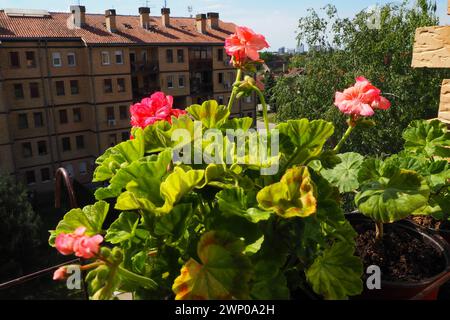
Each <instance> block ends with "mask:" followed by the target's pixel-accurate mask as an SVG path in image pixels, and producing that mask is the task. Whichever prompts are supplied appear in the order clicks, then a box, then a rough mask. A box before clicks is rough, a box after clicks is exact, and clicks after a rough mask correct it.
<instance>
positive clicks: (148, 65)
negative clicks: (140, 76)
mask: <svg viewBox="0 0 450 320" xmlns="http://www.w3.org/2000/svg"><path fill="white" fill-rule="evenodd" d="M131 72H133V73H136V72H143V73H158V72H159V63H158V61H147V62H144V61H139V62H131Z"/></svg>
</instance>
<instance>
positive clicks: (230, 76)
mask: <svg viewBox="0 0 450 320" xmlns="http://www.w3.org/2000/svg"><path fill="white" fill-rule="evenodd" d="M235 78H236V76H235V75H234V72H228V79H229V81H230V83H233V82H234V79H235Z"/></svg>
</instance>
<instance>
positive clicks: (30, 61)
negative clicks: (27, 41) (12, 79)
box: [25, 51, 36, 68]
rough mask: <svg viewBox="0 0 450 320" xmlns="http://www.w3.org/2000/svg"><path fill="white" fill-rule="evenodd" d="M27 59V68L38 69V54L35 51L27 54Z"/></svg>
mask: <svg viewBox="0 0 450 320" xmlns="http://www.w3.org/2000/svg"><path fill="white" fill-rule="evenodd" d="M25 59H26V61H27V68H36V54H35V52H34V51H27V52H25Z"/></svg>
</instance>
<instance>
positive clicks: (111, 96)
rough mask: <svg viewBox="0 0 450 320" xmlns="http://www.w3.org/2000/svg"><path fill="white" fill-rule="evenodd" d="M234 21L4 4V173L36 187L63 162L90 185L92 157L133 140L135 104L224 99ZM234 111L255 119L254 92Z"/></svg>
mask: <svg viewBox="0 0 450 320" xmlns="http://www.w3.org/2000/svg"><path fill="white" fill-rule="evenodd" d="M234 28H235V25H234V24H233V23H227V22H223V21H221V20H220V19H219V14H218V13H208V14H207V15H206V14H199V15H197V16H196V17H195V18H179V17H171V16H170V9H169V8H163V9H162V10H161V15H158V16H151V15H150V9H149V8H146V7H142V8H139V9H138V12H137V14H136V15H135V16H130V15H126V16H125V15H117V14H116V11H115V10H112V9H111V10H106V11H105V14H104V15H103V14H88V13H86V9H85V7H84V6H79V5H78V6H71V7H70V12H69V13H50V12H47V11H44V10H20V9H5V10H0V170H1V171H3V172H6V173H9V174H13V175H15V176H16V177H17V179H19V180H21V181H23V182H24V183H25V184H27V185H28V186H29V188H30V189H32V190H37V191H49V190H52V188H53V183H52V181H53V173H54V172H55V170H56V169H57V168H58V167H65V168H66V169H67V170H68V172H69V173H70V175H71V176H72V177H73V178H74V179H77V180H78V181H79V182H81V183H89V182H90V181H91V179H92V172H93V170H94V168H95V165H94V161H95V159H96V158H97V157H98V156H99V155H100V154H101V153H103V152H104V151H105V150H106V149H107V148H109V147H110V146H112V145H114V144H116V143H118V142H120V141H123V140H127V139H128V138H129V130H130V120H129V106H130V104H132V103H133V102H136V101H139V100H140V99H141V98H142V97H144V96H148V95H150V94H151V93H153V92H155V91H158V90H161V91H164V92H165V93H166V94H168V95H172V96H173V97H174V106H175V107H176V108H181V109H183V108H185V107H187V106H189V105H191V104H193V103H201V102H203V101H205V100H208V99H217V100H218V101H219V102H220V103H223V104H226V103H227V102H228V100H229V98H230V95H231V89H232V84H233V82H234V79H235V76H236V74H235V71H234V69H233V68H232V67H231V66H230V65H229V60H228V56H227V55H226V53H225V50H224V48H223V45H224V40H225V38H226V37H227V36H228V35H229V34H231V33H233V32H234ZM232 116H233V117H235V116H250V117H255V116H256V99H255V97H254V96H253V97H250V98H247V99H243V100H241V101H239V103H237V104H236V105H235V106H234V108H233V110H232Z"/></svg>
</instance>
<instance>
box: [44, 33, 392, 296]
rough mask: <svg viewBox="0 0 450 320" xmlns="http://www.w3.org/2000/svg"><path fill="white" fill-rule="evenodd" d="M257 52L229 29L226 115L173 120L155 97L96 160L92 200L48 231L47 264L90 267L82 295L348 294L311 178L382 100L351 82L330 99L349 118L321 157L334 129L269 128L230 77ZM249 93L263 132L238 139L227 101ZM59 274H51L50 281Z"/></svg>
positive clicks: (165, 101)
mask: <svg viewBox="0 0 450 320" xmlns="http://www.w3.org/2000/svg"><path fill="white" fill-rule="evenodd" d="M267 46H268V45H267V42H266V41H265V39H264V37H263V36H262V35H258V34H255V33H254V32H253V31H252V30H250V29H248V28H242V27H238V28H237V30H236V34H234V35H232V36H230V38H229V39H228V40H227V42H226V49H227V53H228V54H230V55H231V56H232V63H233V64H234V66H235V67H236V68H238V73H237V79H236V82H235V84H234V87H233V92H232V96H231V99H230V103H229V105H228V106H223V105H219V104H218V103H217V102H216V101H213V100H211V101H206V102H204V103H203V104H202V105H192V106H190V107H188V108H186V112H183V111H181V110H177V109H173V108H172V101H173V100H172V98H171V97H167V96H165V95H164V94H163V93H156V94H154V95H152V96H151V97H150V98H147V99H144V100H143V101H142V102H141V103H139V104H136V105H134V106H132V107H131V114H132V124H133V126H134V127H133V129H132V132H131V136H132V137H133V139H132V140H129V141H125V142H122V143H120V144H118V145H116V146H114V147H112V148H110V149H108V150H107V151H106V152H105V153H104V154H103V155H102V156H100V157H99V158H98V159H97V161H96V163H97V168H96V170H95V173H94V181H95V182H104V183H106V186H104V187H101V188H98V189H97V190H96V192H95V196H96V198H97V200H98V202H97V203H95V204H93V205H90V206H87V207H85V208H83V209H74V210H72V211H70V212H68V213H67V214H66V215H65V217H64V219H63V220H62V221H61V222H60V223H59V224H58V226H57V227H56V229H55V230H53V231H51V237H50V244H52V245H55V246H56V249H58V250H59V252H60V253H62V254H75V255H77V256H79V257H82V258H85V259H87V260H92V261H89V262H90V263H87V264H85V265H83V266H82V267H81V268H82V269H83V270H90V271H89V273H88V275H87V278H86V280H87V282H88V284H89V291H90V295H91V297H92V298H94V299H111V298H113V297H114V292H116V291H126V292H132V293H133V296H134V298H135V299H140V298H141V299H165V298H176V299H288V298H290V297H293V296H295V293H296V292H298V291H299V290H302V291H305V292H307V293H308V294H317V295H320V296H322V297H324V298H326V299H345V298H347V297H349V296H353V295H358V294H359V293H361V291H362V281H361V276H362V263H361V261H360V259H359V258H357V257H355V256H354V251H355V240H354V238H355V236H356V233H355V231H354V230H353V228H352V227H351V225H350V224H349V222H348V221H347V220H346V219H345V216H344V212H343V210H342V208H341V199H340V195H339V189H338V187H336V186H334V185H333V184H332V183H330V182H329V181H327V179H325V178H324V177H323V176H322V173H321V172H322V171H323V170H327V169H331V168H333V167H334V166H335V165H336V163H339V162H341V161H342V160H341V159H340V158H339V157H338V156H337V153H338V151H339V149H340V146H341V145H342V144H343V143H344V142H345V140H346V139H347V137H348V135H349V134H350V132H351V130H352V128H354V127H355V126H357V125H359V124H360V123H364V119H363V118H362V117H361V116H364V115H369V114H370V110H373V109H386V108H388V107H389V103H388V102H387V100H385V99H384V98H382V97H381V96H380V92H379V90H378V89H376V88H375V87H373V86H372V85H371V84H370V83H369V82H368V81H367V80H365V79H363V78H359V79H358V82H357V84H356V85H355V88H353V89H351V90H350V91H348V92H344V93H343V95H341V94H338V96H337V105H338V106H339V108H341V109H342V110H343V111H344V112H345V113H348V114H350V120H349V131H348V133H347V134H346V135H345V136H344V137H343V138H342V140H341V142H340V143H339V144H338V145H337V147H336V148H335V149H334V150H325V149H324V145H325V144H326V143H327V141H328V139H329V138H330V137H331V136H332V135H333V132H334V127H333V124H332V123H329V122H326V121H323V120H315V121H309V120H307V119H301V120H292V121H288V122H286V123H280V124H278V125H277V126H276V128H275V129H274V130H272V131H269V130H268V128H269V126H268V119H267V106H266V103H265V101H264V95H263V94H262V93H261V91H260V90H259V89H258V87H257V86H256V85H255V82H254V80H253V78H251V77H249V76H245V77H244V78H243V76H244V73H245V72H249V71H251V70H253V68H254V66H255V64H257V63H260V62H261V61H260V60H259V54H258V51H259V50H261V49H263V48H265V47H267ZM252 92H256V93H257V94H258V96H259V97H260V99H261V102H262V104H263V108H264V121H265V126H266V130H262V131H256V130H254V129H252V126H253V120H252V119H251V118H240V119H236V118H235V119H229V115H230V110H231V107H232V105H233V103H234V102H235V101H236V99H239V98H241V97H243V96H246V95H249V94H251V93H252ZM368 109H370V110H368ZM231 133H232V134H231ZM233 134H234V136H233ZM235 138H236V139H235ZM273 168H275V170H269V169H273ZM112 209H115V210H112ZM106 221H112V223H106ZM65 276H66V272H65V269H60V270H58V271H57V273H55V278H57V279H62V278H64V277H65Z"/></svg>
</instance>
